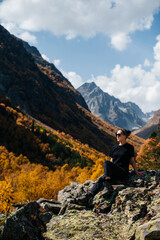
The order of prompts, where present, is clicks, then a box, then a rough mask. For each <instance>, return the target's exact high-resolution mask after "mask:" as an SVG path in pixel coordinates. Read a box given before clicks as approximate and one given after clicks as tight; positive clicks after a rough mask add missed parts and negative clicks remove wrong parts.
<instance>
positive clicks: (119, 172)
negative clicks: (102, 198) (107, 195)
mask: <svg viewBox="0 0 160 240" xmlns="http://www.w3.org/2000/svg"><path fill="white" fill-rule="evenodd" d="M103 166H104V175H103V176H101V177H100V178H98V180H97V182H96V183H95V184H94V186H93V187H92V188H91V189H90V192H91V193H92V194H93V195H95V194H97V193H98V192H99V191H100V190H101V189H102V187H103V186H104V183H105V181H106V180H105V178H106V177H110V178H111V179H125V178H127V176H128V173H127V172H126V171H125V170H124V169H123V168H121V167H119V166H117V165H115V164H114V163H112V162H110V161H105V162H104V165H103Z"/></svg>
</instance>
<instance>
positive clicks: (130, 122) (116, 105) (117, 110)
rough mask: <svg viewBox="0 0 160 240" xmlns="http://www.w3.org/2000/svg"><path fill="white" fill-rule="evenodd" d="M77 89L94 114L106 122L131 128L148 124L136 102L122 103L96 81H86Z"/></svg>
mask: <svg viewBox="0 0 160 240" xmlns="http://www.w3.org/2000/svg"><path fill="white" fill-rule="evenodd" d="M77 90H78V91H79V92H80V93H81V94H82V96H83V97H84V99H85V100H86V103H87V104H88V107H89V109H90V110H91V112H92V114H94V115H95V116H97V117H99V118H101V119H102V120H105V121H106V122H109V123H111V124H113V125H116V126H119V127H121V128H128V129H130V130H133V129H138V128H141V127H143V126H144V125H145V124H146V122H145V121H144V118H146V115H145V114H144V113H143V112H142V110H141V109H140V108H139V107H138V106H137V105H136V104H135V103H132V102H127V103H122V102H121V101H120V100H119V99H118V98H115V97H114V96H111V95H109V94H108V93H106V92H103V91H102V89H100V88H99V87H98V86H97V85H96V84H95V83H94V82H92V83H85V84H83V85H82V86H81V87H79V88H78V89H77Z"/></svg>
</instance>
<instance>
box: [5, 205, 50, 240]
mask: <svg viewBox="0 0 160 240" xmlns="http://www.w3.org/2000/svg"><path fill="white" fill-rule="evenodd" d="M39 208H40V206H39V204H38V203H37V202H31V203H28V204H27V205H26V206H24V207H22V208H20V209H18V210H16V211H15V212H13V213H12V214H11V215H10V216H9V217H8V218H7V220H6V222H5V224H4V228H3V233H2V236H1V240H33V239H34V240H41V239H44V238H43V237H42V235H41V231H45V230H46V228H45V225H44V224H43V223H42V221H41V220H40V219H39Z"/></svg>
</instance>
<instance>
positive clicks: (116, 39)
mask: <svg viewBox="0 0 160 240" xmlns="http://www.w3.org/2000/svg"><path fill="white" fill-rule="evenodd" d="M130 42H131V38H130V37H129V36H127V35H126V34H124V33H118V34H116V35H114V36H112V37H111V45H112V46H113V47H114V48H116V49H117V50H119V51H122V50H124V49H125V48H126V46H127V44H128V43H130Z"/></svg>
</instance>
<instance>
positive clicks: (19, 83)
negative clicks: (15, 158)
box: [0, 26, 115, 153]
mask: <svg viewBox="0 0 160 240" xmlns="http://www.w3.org/2000/svg"><path fill="white" fill-rule="evenodd" d="M0 95H2V96H3V97H8V98H9V99H10V100H11V102H12V104H14V105H15V106H19V107H20V109H21V110H22V111H24V112H25V113H27V114H29V115H30V116H32V117H33V118H35V119H38V120H40V121H41V122H43V123H45V124H47V125H48V126H50V127H52V128H53V129H57V130H60V131H64V132H65V133H69V134H71V135H72V136H73V137H74V138H76V139H78V140H80V141H81V142H83V143H87V144H89V145H90V146H92V147H94V148H96V149H98V150H100V151H102V152H104V153H108V152H109V149H110V147H111V146H112V145H113V144H114V143H115V138H114V137H113V136H111V135H110V134H108V133H107V131H102V130H100V129H99V127H97V125H96V124H94V123H93V122H92V119H91V117H90V116H89V115H86V112H87V113H89V111H88V107H87V105H86V103H85V101H84V99H83V98H82V96H81V94H80V93H79V92H77V91H76V90H75V89H74V88H73V87H72V85H71V84H70V83H69V81H68V80H67V79H66V78H64V77H63V75H62V74H61V73H60V72H59V71H58V70H57V69H56V68H55V66H54V65H53V64H50V63H48V62H47V61H45V60H44V59H43V58H42V57H41V55H40V54H39V52H38V50H37V49H36V48H34V47H30V46H29V45H28V44H27V43H25V42H23V41H22V40H20V39H18V38H16V37H14V36H13V35H11V34H10V33H9V32H8V31H7V30H6V29H5V28H3V27H2V26H0Z"/></svg>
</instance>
